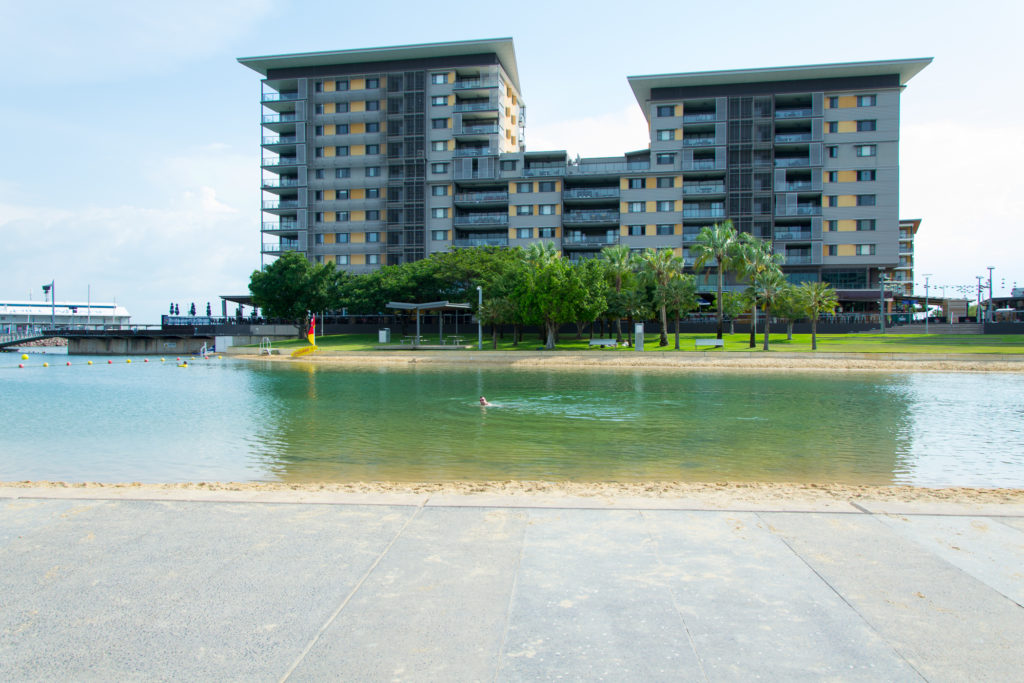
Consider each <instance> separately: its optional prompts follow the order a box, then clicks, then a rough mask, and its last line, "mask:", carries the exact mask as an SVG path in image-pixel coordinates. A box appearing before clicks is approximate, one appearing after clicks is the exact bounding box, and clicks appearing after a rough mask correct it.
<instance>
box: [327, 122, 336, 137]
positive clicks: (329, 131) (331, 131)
mask: <svg viewBox="0 0 1024 683" xmlns="http://www.w3.org/2000/svg"><path fill="white" fill-rule="evenodd" d="M337 132H338V127H337V126H336V125H334V124H333V123H328V124H327V125H326V126H324V135H336V134H337Z"/></svg>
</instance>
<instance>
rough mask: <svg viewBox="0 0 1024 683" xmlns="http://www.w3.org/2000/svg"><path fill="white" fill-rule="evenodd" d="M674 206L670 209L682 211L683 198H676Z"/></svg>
mask: <svg viewBox="0 0 1024 683" xmlns="http://www.w3.org/2000/svg"><path fill="white" fill-rule="evenodd" d="M674 207H675V208H673V209H672V210H673V211H682V210H683V200H682V199H677V200H676V201H675V204H674Z"/></svg>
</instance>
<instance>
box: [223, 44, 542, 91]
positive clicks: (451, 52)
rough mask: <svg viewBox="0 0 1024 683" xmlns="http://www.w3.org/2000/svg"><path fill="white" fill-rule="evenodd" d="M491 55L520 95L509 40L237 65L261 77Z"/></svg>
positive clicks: (338, 52)
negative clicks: (300, 70) (289, 70)
mask: <svg viewBox="0 0 1024 683" xmlns="http://www.w3.org/2000/svg"><path fill="white" fill-rule="evenodd" d="M492 52H493V53H494V54H495V55H497V57H498V61H500V62H501V66H502V67H503V68H504V69H505V73H506V74H508V77H509V78H510V79H511V80H512V85H513V86H515V88H516V90H517V91H518V92H519V93H520V94H522V88H521V87H520V86H519V68H518V67H517V66H516V50H515V46H514V45H513V44H512V39H511V38H489V39H485V40H458V41H452V42H448V43H423V44H421V45H397V46H393V47H370V48H359V49H354V50H335V51H329V52H301V53H296V54H286V55H267V56H264V57H239V58H238V61H239V63H240V64H243V65H245V66H247V67H249V68H250V69H252V70H253V71H256V72H258V73H260V74H261V75H263V76H266V75H267V72H268V71H269V70H270V69H285V68H291V67H304V66H306V67H308V66H326V65H335V64H358V63H360V62H391V61H398V60H405V59H425V58H428V57H448V56H458V55H475V54H481V53H492Z"/></svg>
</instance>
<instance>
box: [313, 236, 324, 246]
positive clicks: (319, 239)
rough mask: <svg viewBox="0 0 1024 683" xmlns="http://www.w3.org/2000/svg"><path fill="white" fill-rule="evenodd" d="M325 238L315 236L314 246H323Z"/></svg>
mask: <svg viewBox="0 0 1024 683" xmlns="http://www.w3.org/2000/svg"><path fill="white" fill-rule="evenodd" d="M323 243H324V236H323V235H320V234H316V235H313V244H323Z"/></svg>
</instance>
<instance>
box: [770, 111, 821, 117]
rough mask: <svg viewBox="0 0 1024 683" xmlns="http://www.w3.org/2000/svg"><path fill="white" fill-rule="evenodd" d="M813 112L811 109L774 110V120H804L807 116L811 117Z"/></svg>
mask: <svg viewBox="0 0 1024 683" xmlns="http://www.w3.org/2000/svg"><path fill="white" fill-rule="evenodd" d="M813 115H814V111H813V110H811V109H776V110H775V118H777V119H805V118H807V117H808V116H813Z"/></svg>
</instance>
